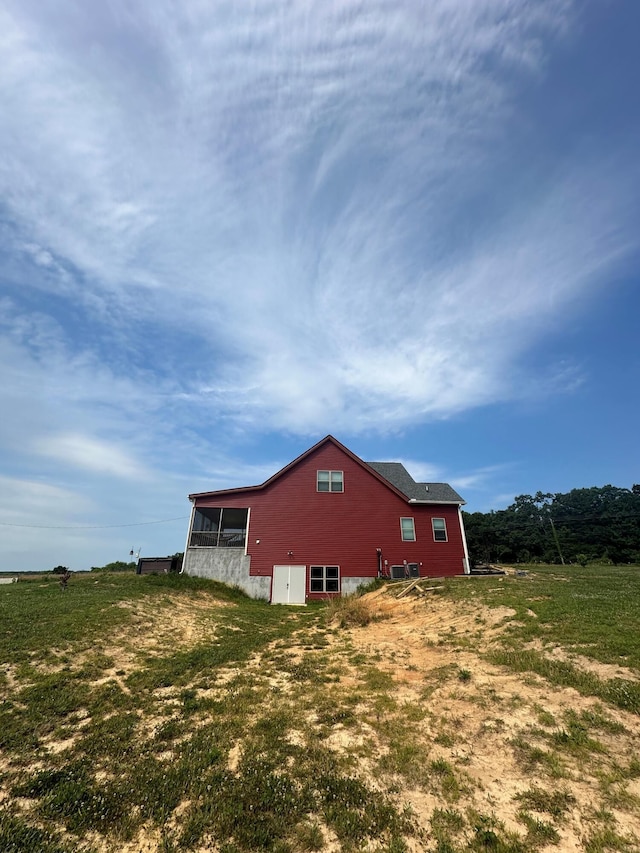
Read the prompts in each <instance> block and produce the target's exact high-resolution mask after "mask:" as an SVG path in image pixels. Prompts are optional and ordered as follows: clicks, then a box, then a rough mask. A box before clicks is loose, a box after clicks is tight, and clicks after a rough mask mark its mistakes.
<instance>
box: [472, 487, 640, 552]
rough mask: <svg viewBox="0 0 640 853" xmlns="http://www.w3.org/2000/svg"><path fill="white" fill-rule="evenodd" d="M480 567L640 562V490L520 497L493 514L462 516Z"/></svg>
mask: <svg viewBox="0 0 640 853" xmlns="http://www.w3.org/2000/svg"><path fill="white" fill-rule="evenodd" d="M464 518H465V528H466V531H467V541H468V545H469V556H470V559H471V563H472V564H474V563H477V562H491V561H500V562H512V561H513V562H516V561H517V562H545V563H546V562H549V563H554V562H559V561H560V560H561V559H563V558H564V560H565V561H566V562H580V563H582V564H584V563H585V561H586V562H595V561H599V562H605V561H606V562H609V563H632V562H640V485H634V486H633V488H632V489H623V488H618V487H617V486H611V485H608V486H602V487H596V486H593V487H592V488H589V489H572V491H570V492H567V493H566V494H562V493H558V494H551V493H549V492H536V494H535V495H533V496H531V495H518V496H517V497H516V498H515V499H514V502H513V503H512V504H511V506H509V507H507V508H506V509H504V510H500V511H498V512H491V513H480V512H476V513H464Z"/></svg>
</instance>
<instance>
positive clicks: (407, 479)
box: [367, 462, 466, 504]
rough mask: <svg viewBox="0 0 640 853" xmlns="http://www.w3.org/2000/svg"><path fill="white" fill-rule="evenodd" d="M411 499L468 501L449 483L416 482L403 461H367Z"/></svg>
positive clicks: (439, 501) (431, 501) (459, 502)
mask: <svg viewBox="0 0 640 853" xmlns="http://www.w3.org/2000/svg"><path fill="white" fill-rule="evenodd" d="M367 465H369V467H370V468H373V469H374V471H377V472H378V474H381V475H382V476H383V477H384V478H385V480H388V481H389V482H390V483H391V484H392V485H393V486H395V487H396V489H400V491H401V492H402V493H403V494H405V495H406V496H407V497H408V498H409V500H416V501H421V502H426V503H438V504H440V503H456V504H463V503H466V501H464V500H463V499H462V498H461V497H460V495H459V494H458V493H457V492H456V491H455V490H454V489H452V488H451V486H450V485H449V484H448V483H416V481H415V480H414V479H413V477H412V476H411V474H409V472H408V471H407V469H406V468H405V467H404V465H403V464H402V463H401V462H367Z"/></svg>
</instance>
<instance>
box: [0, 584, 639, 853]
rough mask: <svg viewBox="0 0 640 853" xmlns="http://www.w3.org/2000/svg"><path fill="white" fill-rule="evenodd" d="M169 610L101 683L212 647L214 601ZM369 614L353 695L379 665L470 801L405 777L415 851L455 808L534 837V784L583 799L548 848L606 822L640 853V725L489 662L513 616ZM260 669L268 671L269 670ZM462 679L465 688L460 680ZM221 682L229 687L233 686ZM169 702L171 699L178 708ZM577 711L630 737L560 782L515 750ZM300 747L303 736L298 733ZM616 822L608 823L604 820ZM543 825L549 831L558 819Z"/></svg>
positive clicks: (349, 673) (411, 604)
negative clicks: (528, 798) (528, 797)
mask: <svg viewBox="0 0 640 853" xmlns="http://www.w3.org/2000/svg"><path fill="white" fill-rule="evenodd" d="M164 604H165V605H166V606H163V607H160V608H159V607H158V603H157V602H155V603H153V604H151V603H150V602H149V603H147V602H144V601H141V602H136V603H132V604H123V605H122V606H126V607H129V608H131V610H132V611H133V613H132V615H133V617H134V620H133V628H128V629H127V631H126V632H123V633H122V634H120V635H118V636H112V637H111V638H110V640H109V642H108V644H106V645H105V647H104V648H102V649H101V650H100V651H101V652H102V653H103V654H105V655H108V656H109V657H110V658H112V659H113V665H112V666H111V667H110V668H109V669H108V670H106V671H104V672H103V673H102V675H101V677H100V679H99V681H98V682H96V683H100V682H102V681H106V680H108V679H115V680H116V681H117V682H118V683H119V684H120V685H121V687H122V688H123V689H126V685H125V683H124V679H125V678H126V675H127V674H128V673H129V672H131V671H132V670H133V669H134V668H135V667H136V665H138V663H139V660H140V655H141V654H142V655H154V654H162V653H166V650H167V648H171V647H173V648H176V647H188V646H190V645H193V644H195V643H196V642H199V641H201V639H202V637H203V636H207V637H211V636H214V635H215V630H216V626H215V619H213V618H212V617H211V609H212V599H211V597H210V596H207V595H203V596H202V597H201V598H194V599H187V600H185V599H184V598H183V597H181V596H179V595H177V594H176V595H168V596H167V597H166V601H165V602H164ZM218 604H220V606H223V605H222V604H221V603H218V602H216V606H218ZM230 606H232V605H230ZM367 606H368V607H369V608H370V610H371V612H372V614H373V615H374V616H375V617H376V618H375V619H374V621H372V622H371V623H369V624H368V625H367V626H366V627H361V628H353V629H348V630H347V629H344V630H340V631H337V632H334V633H332V634H330V635H329V636H330V638H331V639H330V643H331V650H332V652H334V653H335V655H336V659H337V660H338V659H339V660H341V661H344V662H346V666H345V668H344V672H343V675H342V676H341V680H342V684H343V685H344V687H345V688H348V687H350V686H352V685H353V683H354V682H357V679H358V677H359V676H358V669H357V667H355V666H354V667H349V665H348V661H349V658H350V657H351V658H352V657H353V655H354V652H355V653H358V652H360V653H363V654H364V655H366V656H367V658H368V659H370V660H375V662H376V666H377V667H378V668H379V669H381V670H384V671H385V672H387V673H389V674H390V675H391V677H392V678H393V681H394V683H395V686H396V689H395V691H394V694H393V698H394V700H395V702H396V704H397V706H398V707H402V706H406V707H420V706H422V707H423V708H424V715H423V716H422V717H421V716H420V715H417V719H416V721H415V722H414V723H413V728H412V737H413V738H414V739H415V742H416V743H420V744H422V745H424V748H425V751H426V752H428V756H429V760H430V761H431V760H436V759H439V758H441V759H444V760H446V761H447V762H449V763H450V764H451V766H453V767H454V769H455V772H456V774H457V776H458V778H459V779H461V780H462V781H463V783H464V786H465V790H464V792H463V795H462V797H461V798H460V799H458V800H456V801H450V802H447V801H444V800H443V798H442V796H441V795H439V794H438V792H431V791H429V790H428V789H425V788H421V789H411V788H407V787H406V783H405V782H404V781H403V777H402V775H400V776H399V777H398V779H397V780H396V790H397V795H396V796H397V798H398V801H399V802H405V803H408V804H410V806H411V808H412V809H413V811H414V813H415V816H416V821H417V823H418V824H419V825H421V826H422V827H423V829H424V830H425V834H424V835H423V838H422V840H420V841H413V842H411V843H410V849H411V850H412V851H415V853H418V851H422V850H432V849H435V846H434V842H433V841H432V840H431V841H429V840H428V839H429V835H428V832H429V819H430V817H431V815H432V812H433V810H434V808H455V809H457V810H458V811H460V812H461V813H463V814H468V812H467V810H468V808H469V807H473V808H475V809H476V810H477V811H478V812H480V813H482V814H485V815H491V816H493V817H494V818H495V819H496V820H498V821H500V822H501V823H502V824H503V825H504V827H505V828H506V829H508V830H513V831H518V832H519V833H520V834H521V835H522V834H524V828H523V825H522V823H521V822H518V820H517V817H516V815H517V812H518V809H519V804H518V802H517V800H516V799H515V797H516V795H518V794H519V793H522V792H525V791H527V790H529V789H530V788H531V787H532V785H536V786H537V787H540V788H543V789H545V790H547V791H550V792H551V791H565V792H568V793H570V794H571V795H572V796H573V797H574V798H575V803H574V805H573V806H572V807H571V808H570V809H569V810H568V811H567V813H566V814H565V815H564V817H563V818H562V819H561V821H560V823H556V828H557V829H558V831H559V832H560V835H561V842H560V844H559V845H557V846H549V847H547V848H545V847H541V848H538V849H541V850H547V849H548V850H561V851H568V853H572V851H582V850H584V849H585V843H586V842H585V839H587V838H589V837H590V836H591V835H592V834H593V832H594V831H595V829H597V828H600V827H602V826H603V825H604V824H603V821H604V822H607V821H608V822H609V825H610V826H611V827H612V829H614V831H615V832H616V833H617V834H618V835H622V836H624V837H626V838H627V839H629V840H630V846H629V847H628V848H626V849H628V850H635V849H637V850H640V841H639V840H638V839H640V780H638V779H633V778H632V779H628V778H623V776H621V774H620V772H619V771H620V768H624V767H628V766H629V762H630V760H631V758H632V757H636V759H640V718H639V717H637V716H634V715H632V714H628V713H625V712H623V711H620V710H617V709H615V708H611V707H608V706H607V707H606V708H605V707H604V706H603V705H602V704H601V703H599V702H597V701H596V700H594V699H589V698H585V697H583V696H581V695H579V694H578V693H577V692H576V691H575V690H572V689H567V688H556V687H552V686H550V685H549V684H548V683H547V682H546V681H544V679H542V678H540V677H538V676H535V675H532V676H527V677H526V678H523V677H519V676H517V675H513V674H511V673H509V672H508V671H506V670H505V669H502V668H500V667H496V666H492V665H491V664H489V663H487V662H486V661H485V660H483V659H482V657H481V652H483V651H485V650H487V649H488V648H490V647H491V645H492V644H494V643H495V642H496V638H498V637H499V635H500V634H501V632H503V631H504V629H505V625H506V624H507V623H508V622H509V620H511V619H512V618H513V616H514V613H513V611H510V610H509V609H507V608H504V607H495V608H488V607H484V606H480V605H475V604H474V605H473V606H471V605H459V604H456V605H454V604H452V603H451V602H450V601H448V600H446V599H445V598H443V597H440V596H437V595H432V596H427V597H422V598H413V597H410V596H407V597H406V598H403V599H400V600H397V599H396V598H394V597H393V595H392V594H390V593H389V592H388V588H385V589H383V590H381V591H377V592H376V593H372V594H370V595H369V596H368V597H367ZM543 652H544V653H545V654H549V655H553V656H556V657H562V656H563V655H565V653H564V652H563V651H562V650H561V649H548V650H544V649H543ZM304 653H305V652H304V650H303V648H302V647H301V648H299V649H296V648H295V647H294V648H290V654H291V655H292V656H295V655H300V656H302V655H303V654H304ZM571 662H572V663H573V664H574V665H576V666H582V667H584V668H585V669H586V670H589V671H591V672H595V673H596V674H597V675H599V676H600V677H601V678H611V677H625V678H632V677H634V676H633V675H632V674H631V673H630V672H629V671H628V670H626V669H623V668H620V667H608V666H605V665H602V664H597V663H595V662H593V661H590V660H588V659H586V658H580V657H577V656H572V657H571ZM252 665H253V666H255V667H259V666H260V661H259V659H257V660H256V661H254V662H253V664H252ZM461 672H463V673H464V678H460V673H461ZM229 675H230V676H231V675H233V673H232V672H230V673H229ZM8 676H9V677H10V676H11V673H8ZM287 678H288V676H287V675H286V674H282V676H281V677H280V676H278V682H279V686H282V685H284V686H286V682H287ZM216 682H217V684H218V685H223V684H224V677H222V678H217V679H216ZM9 683H11V681H10V682H9ZM170 693H171V690H170V688H169V689H168V695H167V699H168V701H171V696H170ZM570 710H572V711H574V712H576V713H577V714H580V713H581V712H583V711H587V712H595V713H596V714H599V715H601V716H602V715H605V716H606V717H607V718H608V719H609V720H610V721H611V722H615V723H618V724H619V725H620V727H623V729H621V731H620V732H617V733H615V734H612V733H611V732H608V731H606V730H598V731H594V730H591V731H590V732H589V734H590V737H593V738H596V739H597V740H598V741H599V742H600V743H601V744H602V747H603V748H602V751H600V752H590V753H589V754H588V755H586V756H585V754H584V753H581V754H572V753H571V752H570V751H564V752H561V766H562V768H563V775H562V776H561V777H560V778H554V777H553V774H550V773H549V772H546V773H545V771H544V770H543V769H542V768H541V767H540V766H538V765H536V767H535V768H534V769H531V767H528V766H527V765H526V763H525V762H524V761H523V759H522V755H521V754H519V752H518V749H517V748H516V747H515V746H514V744H513V741H514V740H515V739H518V738H523V739H524V740H525V741H526V742H527V743H529V744H531V745H532V746H540V747H541V748H544V749H548V748H549V740H548V737H547V739H546V740H545V739H544V737H542V736H541V735H540V732H543V734H544V732H546V734H547V735H548V734H549V733H552V732H553V731H558V730H560V729H561V728H562V727H563V726H564V725H565V723H564V722H563V715H564V714H566V712H567V711H570ZM550 715H552V717H553V720H551V716H550ZM550 721H551V722H550ZM147 724H149V721H147ZM291 736H292V737H296V733H291ZM375 738H376V734H375V731H374V727H372V726H371V725H369V722H368V721H367V719H366V717H363V719H362V720H361V721H359V724H358V725H357V726H349V727H347V728H344V727H342V726H340V725H336V726H334V727H333V729H332V733H331V735H330V737H329V739H328V743H329V744H330V745H331V747H332V748H333V749H335V750H337V751H341V750H348V751H349V752H350V753H352V754H353V752H354V751H355V752H356V753H357V747H360V746H362V745H363V744H364V743H366V742H369V743H371V742H374V741H375ZM69 745H70V744H69V743H66V742H65V743H59V744H56V743H53V742H52V743H50V744H48V747H49V749H50V750H51V751H58V750H60V749H64V748H66V747H67V746H69ZM234 750H235V751H234ZM234 750H232V754H230V756H229V766H230V767H231V768H233V767H234V766H235V765H237V762H238V757H239V754H240V746H236V747H234ZM360 772H361V773H362V774H363V775H367V776H369V777H370V780H371V781H374V782H375V781H377V782H378V783H379V784H380V785H381V787H382V786H383V785H384V786H387V789H388V780H380V779H377V780H376V779H375V778H373V777H375V774H376V770H375V762H374V761H372V759H371V758H370V757H369V758H362V760H361V764H360ZM372 774H373V777H372ZM616 774H617V775H616ZM377 775H379V774H377ZM599 812H600V813H599ZM605 812H606V813H608V815H609V817H603V815H604V814H605ZM535 816H536V817H538V818H540V819H542V820H547V821H548V820H550V818H549V815H545V814H536V815H535ZM631 839H635V840H631ZM95 840H96V842H97V847H98V849H100V850H102V851H104V853H107V851H113V850H114V848H113V847H111V846H109V845H108V844H107V843H106V842H104V841H102V842H99V840H98V839H95ZM636 845H637V846H636ZM332 848H334V845H332V844H330V843H328V845H327V849H328V850H329V849H332ZM117 849H118V850H119V851H122V853H134V851H141V853H155V851H158V850H160V849H162V844H161V839H160V836H159V834H158V832H157V831H156V830H151V829H150V830H149V831H148V832H142V833H141V834H140V835H139V837H138V838H137V839H136V840H135V842H133V843H132V844H130V845H123V846H119V847H118V848H117ZM207 849H208V850H212V848H207ZM334 849H335V848H334ZM603 849H606V848H603ZM616 849H618V848H616Z"/></svg>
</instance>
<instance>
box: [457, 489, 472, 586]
mask: <svg viewBox="0 0 640 853" xmlns="http://www.w3.org/2000/svg"><path fill="white" fill-rule="evenodd" d="M458 518H459V519H460V533H461V534H462V545H463V547H464V573H465V575H470V574H471V563H470V562H469V551H468V549H467V536H466V534H465V532H464V521H463V520H462V507H461V506H458Z"/></svg>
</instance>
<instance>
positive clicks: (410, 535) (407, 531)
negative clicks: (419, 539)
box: [400, 518, 416, 542]
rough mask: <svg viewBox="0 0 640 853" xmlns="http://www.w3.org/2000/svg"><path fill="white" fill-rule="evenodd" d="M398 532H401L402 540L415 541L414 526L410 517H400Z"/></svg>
mask: <svg viewBox="0 0 640 853" xmlns="http://www.w3.org/2000/svg"><path fill="white" fill-rule="evenodd" d="M400 532H401V534H402V541H403V542H415V541H416V526H415V524H414V521H413V519H412V518H401V519H400Z"/></svg>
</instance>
